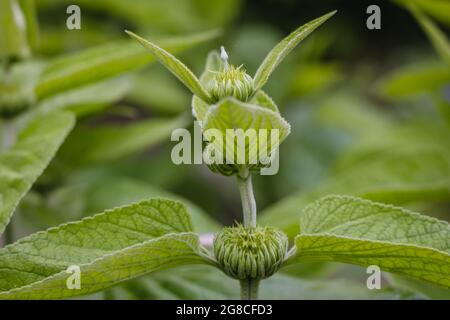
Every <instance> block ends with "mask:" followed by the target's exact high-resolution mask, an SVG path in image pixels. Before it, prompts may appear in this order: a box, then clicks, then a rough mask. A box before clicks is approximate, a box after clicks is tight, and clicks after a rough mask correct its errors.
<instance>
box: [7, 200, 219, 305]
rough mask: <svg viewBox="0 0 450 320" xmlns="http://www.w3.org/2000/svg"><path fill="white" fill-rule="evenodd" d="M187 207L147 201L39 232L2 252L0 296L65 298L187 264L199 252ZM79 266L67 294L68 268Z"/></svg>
mask: <svg viewBox="0 0 450 320" xmlns="http://www.w3.org/2000/svg"><path fill="white" fill-rule="evenodd" d="M191 230H192V225H191V221H190V217H189V215H188V213H187V211H186V208H185V207H184V206H183V205H182V204H181V203H178V202H175V201H171V200H165V199H150V200H147V201H143V202H140V203H136V204H133V205H129V206H125V207H119V208H115V209H112V210H108V211H105V212H104V213H101V214H97V215H95V216H92V217H89V218H86V219H83V220H81V221H78V222H71V223H67V224H64V225H61V226H59V227H56V228H50V229H48V230H47V231H44V232H38V233H35V234H33V235H31V236H28V237H26V238H23V239H21V240H19V241H17V242H16V243H14V244H12V245H9V246H6V247H5V248H2V249H0V257H1V259H0V291H3V292H1V293H0V298H13V299H17V298H21V299H39V298H47V299H50V298H52V299H54V298H63V297H70V296H76V295H83V294H87V293H91V292H95V291H99V290H103V289H105V288H107V287H110V286H112V285H114V284H116V283H118V282H120V281H123V280H127V279H130V278H133V277H137V276H141V275H143V274H145V273H148V272H152V271H155V270H160V269H163V268H168V267H173V266H176V265H182V264H189V263H206V264H208V263H211V262H210V261H209V260H208V259H206V258H204V257H203V256H202V255H201V254H200V246H199V241H198V236H197V235H195V234H193V233H191V232H190V231H191ZM71 265H78V266H80V268H81V289H80V290H69V289H67V286H66V280H67V278H68V277H69V275H70V274H68V273H66V269H67V268H68V266H71Z"/></svg>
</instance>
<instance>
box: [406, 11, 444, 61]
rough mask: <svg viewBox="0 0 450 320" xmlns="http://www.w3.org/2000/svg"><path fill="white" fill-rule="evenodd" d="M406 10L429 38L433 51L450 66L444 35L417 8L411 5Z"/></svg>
mask: <svg viewBox="0 0 450 320" xmlns="http://www.w3.org/2000/svg"><path fill="white" fill-rule="evenodd" d="M408 8H409V11H411V13H412V14H413V15H414V17H415V18H416V20H417V21H418V22H419V23H420V25H421V26H422V28H423V30H424V31H425V32H426V34H427V35H428V37H429V38H430V40H431V42H432V44H433V46H434V49H435V50H436V51H437V53H438V54H439V55H440V56H441V58H442V59H443V60H444V61H446V62H447V63H448V64H450V42H449V41H448V39H447V37H446V35H445V33H444V32H442V31H441V30H440V29H439V28H438V26H437V25H436V24H435V23H434V22H433V21H432V20H431V19H429V18H428V17H427V16H426V15H425V14H424V13H423V12H422V11H421V10H420V9H419V7H417V6H415V5H414V4H411V5H409V6H408ZM449 9H450V7H449Z"/></svg>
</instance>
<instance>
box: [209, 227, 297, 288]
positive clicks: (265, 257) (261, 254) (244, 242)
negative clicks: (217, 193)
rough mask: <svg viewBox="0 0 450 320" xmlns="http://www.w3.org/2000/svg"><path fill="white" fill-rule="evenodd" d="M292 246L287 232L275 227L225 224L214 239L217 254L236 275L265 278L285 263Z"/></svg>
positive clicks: (233, 276)
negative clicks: (230, 225) (227, 226)
mask: <svg viewBox="0 0 450 320" xmlns="http://www.w3.org/2000/svg"><path fill="white" fill-rule="evenodd" d="M287 250H288V238H287V236H286V235H285V234H284V233H283V232H281V231H279V230H277V229H275V228H272V227H255V228H244V227H243V226H242V225H238V226H236V227H229V228H224V229H223V230H222V232H220V233H219V234H218V235H217V236H216V238H215V239H214V254H215V256H216V259H217V262H218V263H219V265H220V267H221V268H222V270H223V271H224V272H225V273H226V274H227V275H229V276H230V277H232V278H235V279H238V280H244V279H264V278H267V277H270V276H271V275H273V274H274V273H275V272H276V271H277V270H278V269H279V268H280V267H281V265H282V263H283V261H284V259H285V257H286V254H287Z"/></svg>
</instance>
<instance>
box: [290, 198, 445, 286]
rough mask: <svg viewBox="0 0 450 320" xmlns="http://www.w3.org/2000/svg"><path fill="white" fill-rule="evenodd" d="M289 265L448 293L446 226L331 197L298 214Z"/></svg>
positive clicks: (398, 210)
mask: <svg viewBox="0 0 450 320" xmlns="http://www.w3.org/2000/svg"><path fill="white" fill-rule="evenodd" d="M295 244H296V249H297V253H296V255H295V256H294V257H293V258H292V261H291V262H302V261H338V262H344V263H351V264H356V265H361V266H364V267H367V266H369V265H377V266H379V267H380V269H381V270H382V271H387V272H393V273H399V274H403V275H406V276H409V277H413V278H416V279H420V280H424V281H428V282H431V283H434V284H437V285H441V286H444V287H447V288H450V254H449V253H450V225H449V224H448V223H447V222H445V221H440V220H437V219H435V218H431V217H428V216H422V215H420V214H418V213H414V212H411V211H408V210H406V209H402V208H398V207H394V206H390V205H384V204H381V203H375V202H371V201H368V200H363V199H358V198H353V197H344V196H329V197H325V198H322V199H320V200H318V201H316V202H314V203H312V204H311V205H309V206H308V207H307V208H305V209H304V210H303V211H302V213H301V214H300V234H299V235H298V236H297V237H296V239H295Z"/></svg>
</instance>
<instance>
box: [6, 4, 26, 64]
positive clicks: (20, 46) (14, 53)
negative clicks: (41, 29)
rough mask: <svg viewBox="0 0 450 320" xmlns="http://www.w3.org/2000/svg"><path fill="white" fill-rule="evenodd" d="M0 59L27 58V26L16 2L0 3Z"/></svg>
mask: <svg viewBox="0 0 450 320" xmlns="http://www.w3.org/2000/svg"><path fill="white" fill-rule="evenodd" d="M0 27H1V30H2V36H1V37H0V58H1V59H2V60H9V59H11V60H14V59H18V58H19V59H20V58H24V57H26V56H28V55H29V54H30V48H29V47H28V43H27V26H26V24H25V17H24V15H23V12H22V9H21V8H20V5H19V3H18V2H17V0H3V1H0Z"/></svg>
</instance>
